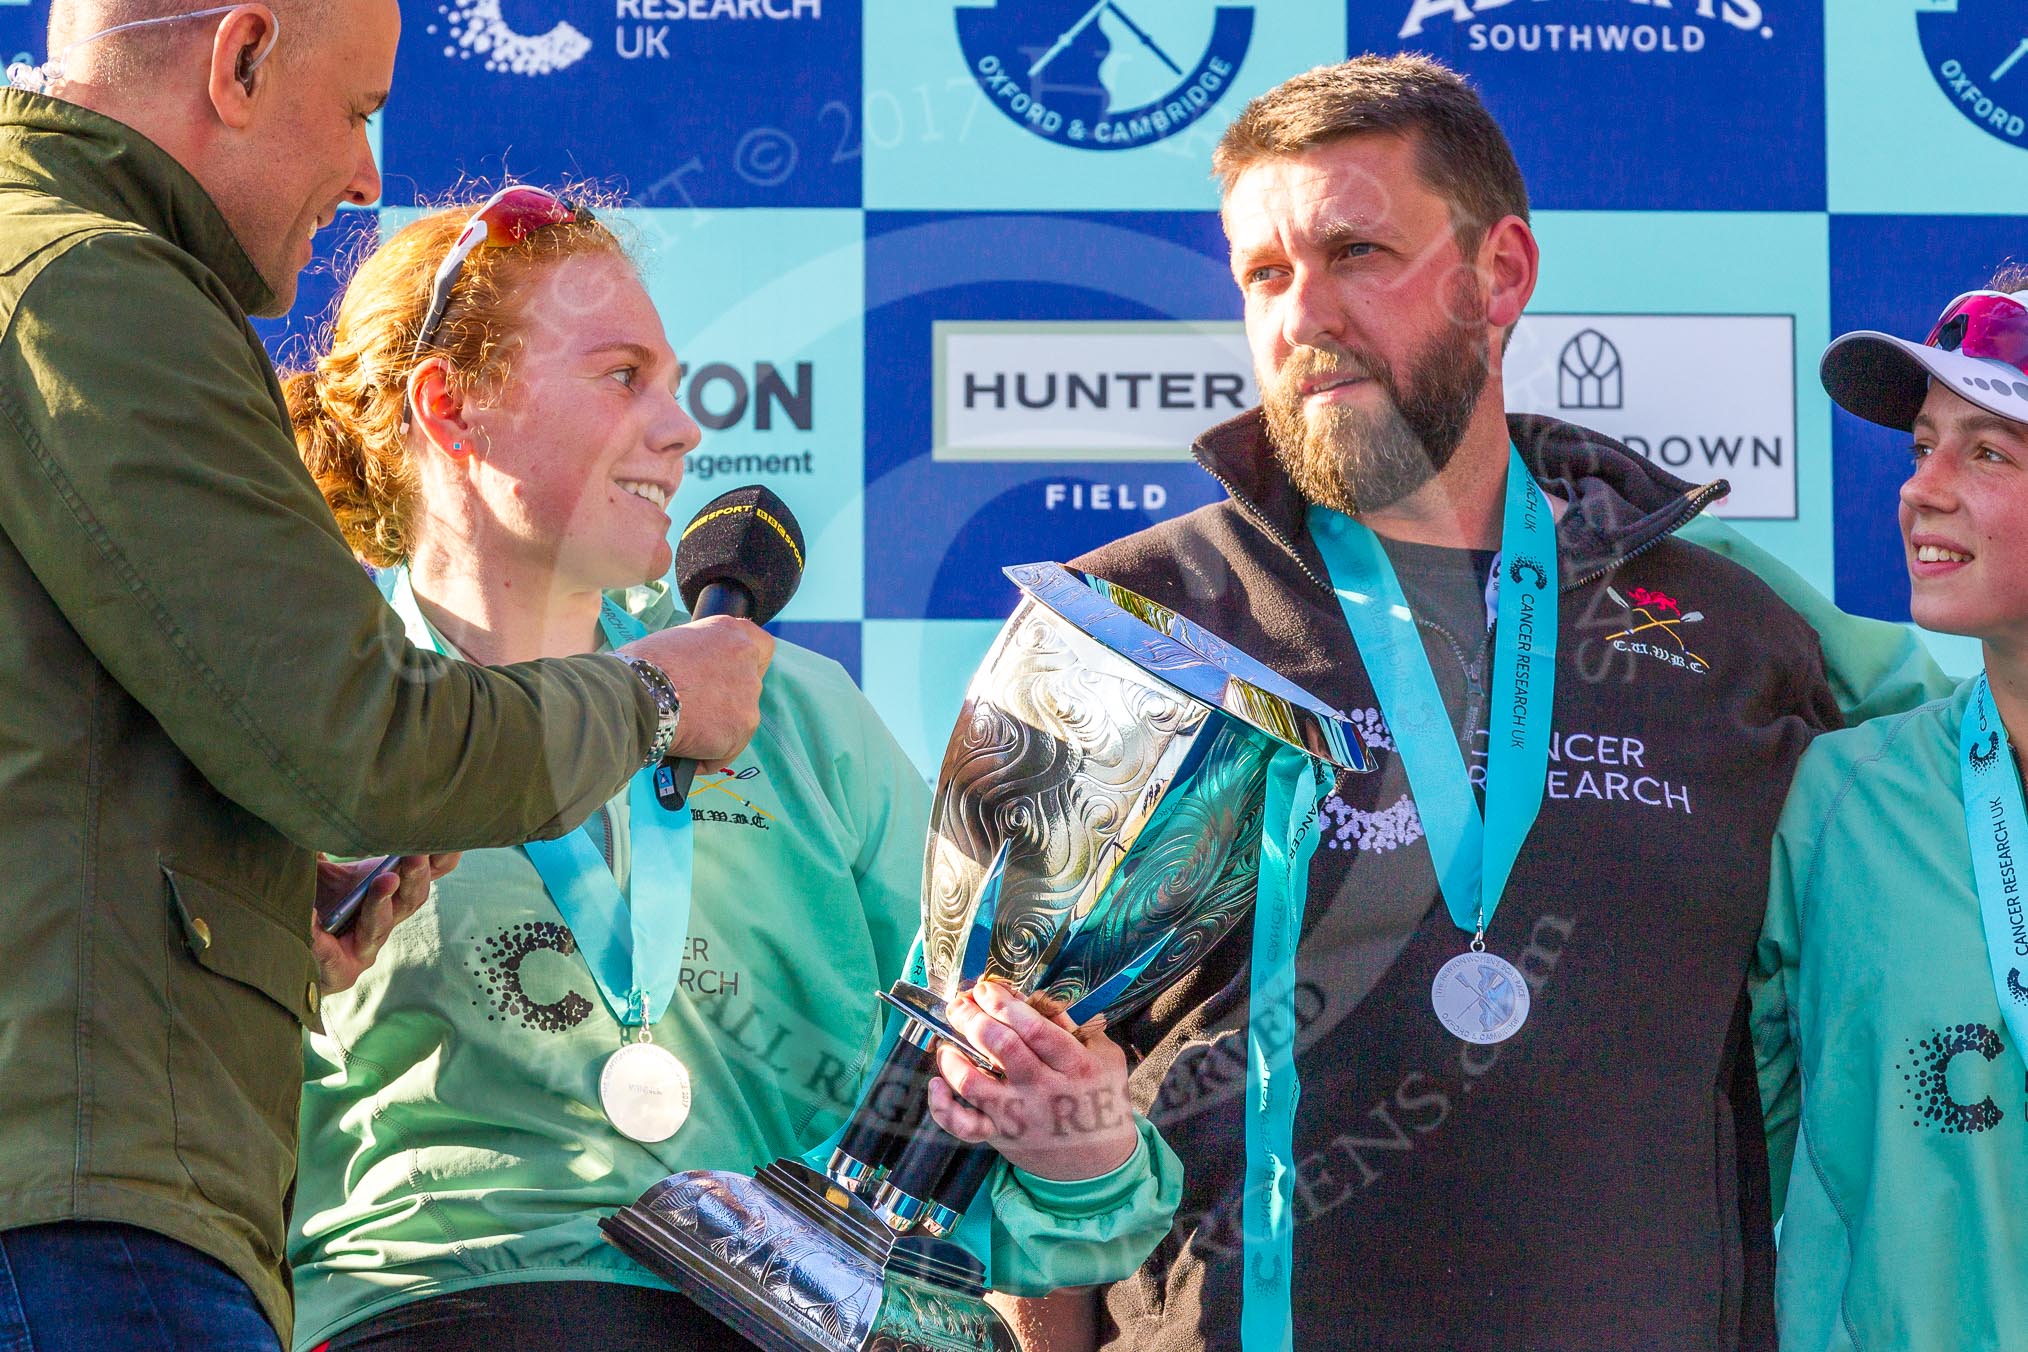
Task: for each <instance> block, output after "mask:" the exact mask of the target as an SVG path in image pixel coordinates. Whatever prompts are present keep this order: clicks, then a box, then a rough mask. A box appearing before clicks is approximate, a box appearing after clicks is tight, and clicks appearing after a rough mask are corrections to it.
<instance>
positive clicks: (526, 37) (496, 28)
mask: <svg viewBox="0 0 2028 1352" xmlns="http://www.w3.org/2000/svg"><path fill="white" fill-rule="evenodd" d="M500 3H501V0H446V3H444V4H440V5H438V6H437V14H438V16H439V21H438V22H437V23H433V24H431V25H430V27H429V32H430V34H431V35H432V36H434V37H441V38H442V39H443V40H444V55H445V56H447V57H454V58H457V59H459V60H465V61H474V60H476V61H482V62H484V63H485V66H486V69H487V70H490V71H495V72H498V73H500V74H503V75H554V74H556V72H558V71H560V70H568V69H569V68H570V67H572V66H574V65H576V64H577V63H578V62H580V61H582V60H584V59H585V57H586V55H587V54H589V53H590V51H591V49H592V44H591V39H590V38H588V37H586V36H585V35H584V34H583V33H580V32H579V31H578V30H577V29H575V28H573V27H572V26H571V25H570V24H568V23H565V22H563V21H561V20H559V21H558V22H557V24H556V25H555V26H554V27H553V28H551V29H550V30H549V31H548V32H546V33H535V34H531V33H520V32H516V31H515V30H514V28H513V27H512V26H511V25H510V24H509V23H508V22H507V18H506V16H505V15H504V14H502V13H501V12H500Z"/></svg>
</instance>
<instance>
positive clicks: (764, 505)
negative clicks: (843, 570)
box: [655, 484, 804, 812]
mask: <svg viewBox="0 0 2028 1352" xmlns="http://www.w3.org/2000/svg"><path fill="white" fill-rule="evenodd" d="M803 559H804V554H803V528H802V527H801V526H800V525H798V524H796V515H795V513H794V512H791V511H790V510H789V508H788V504H786V503H784V502H783V501H782V500H781V499H780V498H778V497H776V496H775V495H774V494H773V493H772V492H770V491H769V490H768V489H766V488H763V487H762V486H761V485H759V484H749V485H748V486H747V487H745V488H735V489H733V490H732V491H731V492H730V493H722V494H720V495H719V496H718V497H715V498H713V499H712V500H711V501H710V502H708V503H706V504H705V505H704V509H703V510H702V511H700V512H698V513H697V515H696V516H694V517H692V518H691V519H690V524H689V525H687V526H685V527H684V528H683V534H682V537H681V538H679V539H678V540H677V541H676V590H677V592H678V593H679V594H681V595H682V597H683V604H684V605H686V606H688V607H689V608H690V618H691V619H693V620H702V619H708V618H710V617H711V616H713V615H731V616H733V617H734V618H736V619H742V620H752V621H753V622H754V623H755V624H766V623H767V622H768V621H769V620H772V619H773V618H774V617H775V616H777V615H779V614H781V613H782V607H784V606H786V605H788V603H789V598H790V597H792V596H794V595H795V594H796V588H797V587H798V586H800V585H801V584H802V581H803ZM696 777H697V762H696V761H692V760H667V761H663V762H662V766H661V768H660V769H659V770H657V771H656V773H655V797H656V799H657V801H659V802H660V803H661V804H662V806H663V807H664V808H666V809H668V810H669V811H671V812H675V811H677V810H678V809H679V808H681V807H682V806H683V804H684V803H685V802H687V801H689V798H690V783H691V781H692V780H694V779H695V778H696Z"/></svg>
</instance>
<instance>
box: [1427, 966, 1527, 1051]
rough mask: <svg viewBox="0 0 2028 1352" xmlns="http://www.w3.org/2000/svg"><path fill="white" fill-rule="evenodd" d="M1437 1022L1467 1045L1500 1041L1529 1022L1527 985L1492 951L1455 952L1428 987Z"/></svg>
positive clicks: (1514, 970)
mask: <svg viewBox="0 0 2028 1352" xmlns="http://www.w3.org/2000/svg"><path fill="white" fill-rule="evenodd" d="M1429 1002H1430V1003H1431V1004H1432V1005H1434V1006H1436V1016H1437V1021H1438V1022H1439V1023H1441V1024H1443V1026H1444V1027H1445V1028H1448V1029H1449V1030H1450V1031H1451V1033H1452V1034H1454V1035H1455V1036H1457V1037H1460V1038H1463V1039H1464V1040H1465V1041H1467V1042H1476V1043H1481V1044H1484V1043H1488V1042H1505V1041H1506V1040H1507V1039H1508V1038H1510V1037H1512V1036H1514V1034H1516V1033H1518V1032H1520V1031H1521V1025H1522V1024H1524V1023H1526V1022H1528V983H1527V982H1526V981H1525V980H1523V979H1522V977H1521V973H1520V971H1519V970H1518V969H1517V968H1516V967H1515V966H1514V964H1513V963H1511V962H1509V961H1507V960H1506V959H1505V958H1503V957H1501V956H1500V955H1499V954H1497V953H1460V954H1458V955H1457V956H1456V957H1455V958H1452V959H1451V960H1450V961H1449V962H1447V963H1445V964H1444V965H1443V970H1442V971H1440V972H1438V973H1437V974H1436V980H1435V981H1433V982H1431V983H1430V988H1429Z"/></svg>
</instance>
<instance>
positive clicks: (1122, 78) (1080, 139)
mask: <svg viewBox="0 0 2028 1352" xmlns="http://www.w3.org/2000/svg"><path fill="white" fill-rule="evenodd" d="M1253 20H1254V13H1253V6H1252V5H1230V4H1214V3H1210V2H1209V0H1097V2H1096V3H1093V0H998V3H997V4H994V5H991V6H990V7H985V8H979V7H965V8H960V9H959V10H958V11H957V24H958V43H959V45H960V46H961V47H962V48H963V49H964V53H965V62H966V64H967V66H968V67H969V68H970V70H971V72H972V78H973V79H975V80H977V81H978V82H979V87H980V88H981V89H982V90H984V91H985V94H986V97H987V99H988V100H990V101H991V102H992V104H993V106H994V107H995V108H998V109H999V110H1000V111H1001V112H1002V113H1003V114H1005V115H1006V116H1007V117H1009V118H1011V119H1013V121H1014V122H1015V123H1016V124H1017V125H1019V126H1022V127H1025V128H1027V129H1028V130H1029V131H1031V132H1033V133H1034V134H1035V135H1037V136H1040V137H1043V138H1044V139H1046V140H1050V141H1054V142H1056V143H1057V144H1059V145H1066V146H1076V147H1079V148H1081V149H1085V150H1131V149H1133V148H1135V147H1136V146H1144V145H1148V144H1150V143H1152V142H1155V141H1160V140H1163V139H1165V138H1167V137H1170V136H1174V135H1175V134H1176V133H1177V132H1180V131H1182V130H1183V129H1184V128H1186V127H1189V126H1191V125H1193V124H1195V123H1196V122H1197V121H1198V120H1200V119H1201V118H1203V117H1204V116H1205V115H1206V114H1208V113H1210V112H1211V110H1212V109H1213V108H1214V107H1216V106H1217V105H1218V103H1219V100H1220V98H1221V97H1222V96H1223V94H1224V93H1225V91H1226V89H1227V88H1228V87H1229V86H1230V85H1231V83H1232V79H1233V76H1234V75H1235V74H1236V73H1237V72H1238V70H1239V68H1240V65H1241V64H1242V63H1243V62H1244V61H1245V60H1246V52H1247V47H1248V45H1249V44H1250V43H1251V42H1252V40H1253Z"/></svg>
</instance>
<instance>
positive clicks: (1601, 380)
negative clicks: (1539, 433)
mask: <svg viewBox="0 0 2028 1352" xmlns="http://www.w3.org/2000/svg"><path fill="white" fill-rule="evenodd" d="M1626 405H1627V401H1626V386H1625V369H1624V368H1623V367H1622V366H1621V364H1620V350H1619V349H1618V348H1617V347H1614V346H1613V340H1612V339H1610V338H1608V337H1606V336H1605V335H1604V334H1603V333H1600V332H1599V331H1598V330H1597V329H1585V330H1583V331H1582V332H1580V333H1578V334H1577V335H1576V336H1575V337H1573V338H1572V339H1571V340H1570V341H1569V342H1567V343H1565V344H1564V345H1563V354H1562V355H1561V356H1560V357H1559V358H1558V359H1557V362H1556V406H1557V407H1558V408H1565V409H1614V408H1625V407H1626Z"/></svg>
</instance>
